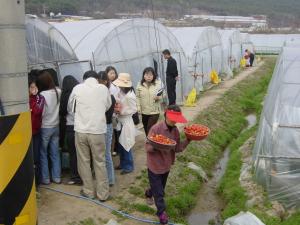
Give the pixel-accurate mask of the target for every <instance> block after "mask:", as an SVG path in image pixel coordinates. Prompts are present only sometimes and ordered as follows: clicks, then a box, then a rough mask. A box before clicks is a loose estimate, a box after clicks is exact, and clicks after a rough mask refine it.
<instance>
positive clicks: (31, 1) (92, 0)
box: [26, 0, 300, 27]
mask: <svg viewBox="0 0 300 225" xmlns="http://www.w3.org/2000/svg"><path fill="white" fill-rule="evenodd" d="M152 1H153V4H154V9H155V11H159V13H160V15H162V16H165V17H175V18H176V17H180V16H182V15H184V14H190V13H195V12H196V13H197V12H198V11H199V12H200V11H201V12H203V11H204V12H210V13H214V14H218V15H241V16H246V15H259V14H264V15H267V16H268V17H269V18H270V22H271V24H272V25H273V26H290V25H294V26H298V27H299V24H300V0H152ZM26 4H27V5H26V11H27V13H35V14H40V13H43V11H44V10H45V11H46V12H50V11H53V12H55V13H58V12H61V13H64V14H85V15H93V14H94V12H96V11H99V12H104V14H103V13H102V14H101V15H103V16H104V17H107V18H110V17H114V15H115V13H118V12H139V11H144V10H151V8H152V6H151V0H27V1H26Z"/></svg>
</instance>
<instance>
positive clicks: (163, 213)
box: [158, 212, 169, 224]
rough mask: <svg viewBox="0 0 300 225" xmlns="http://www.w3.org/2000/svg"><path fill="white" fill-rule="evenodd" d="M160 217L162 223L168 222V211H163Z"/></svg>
mask: <svg viewBox="0 0 300 225" xmlns="http://www.w3.org/2000/svg"><path fill="white" fill-rule="evenodd" d="M158 218H159V222H160V224H168V223H169V219H168V215H167V213H166V212H162V214H160V215H159V217H158Z"/></svg>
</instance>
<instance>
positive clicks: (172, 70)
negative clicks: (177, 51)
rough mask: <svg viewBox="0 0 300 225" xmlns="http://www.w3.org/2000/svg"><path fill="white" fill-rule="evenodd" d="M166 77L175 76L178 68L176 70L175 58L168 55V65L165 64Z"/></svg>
mask: <svg viewBox="0 0 300 225" xmlns="http://www.w3.org/2000/svg"><path fill="white" fill-rule="evenodd" d="M166 74H167V77H173V78H175V77H177V76H178V70H177V63H176V60H175V59H173V58H172V57H170V58H169V59H168V65H167V72H166Z"/></svg>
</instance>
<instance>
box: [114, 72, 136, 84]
mask: <svg viewBox="0 0 300 225" xmlns="http://www.w3.org/2000/svg"><path fill="white" fill-rule="evenodd" d="M113 84H114V85H116V86H118V87H132V81H131V76H130V74H129V73H119V75H118V79H116V80H115V81H114V82H113Z"/></svg>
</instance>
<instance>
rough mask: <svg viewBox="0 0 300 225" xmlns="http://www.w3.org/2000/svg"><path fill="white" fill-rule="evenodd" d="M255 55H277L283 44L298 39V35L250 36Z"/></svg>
mask: <svg viewBox="0 0 300 225" xmlns="http://www.w3.org/2000/svg"><path fill="white" fill-rule="evenodd" d="M250 39H251V41H252V42H253V44H254V46H255V50H256V53H262V54H279V53H280V52H281V48H282V47H283V46H284V44H285V42H290V41H292V42H293V41H294V40H299V39H300V34H251V35H250Z"/></svg>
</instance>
